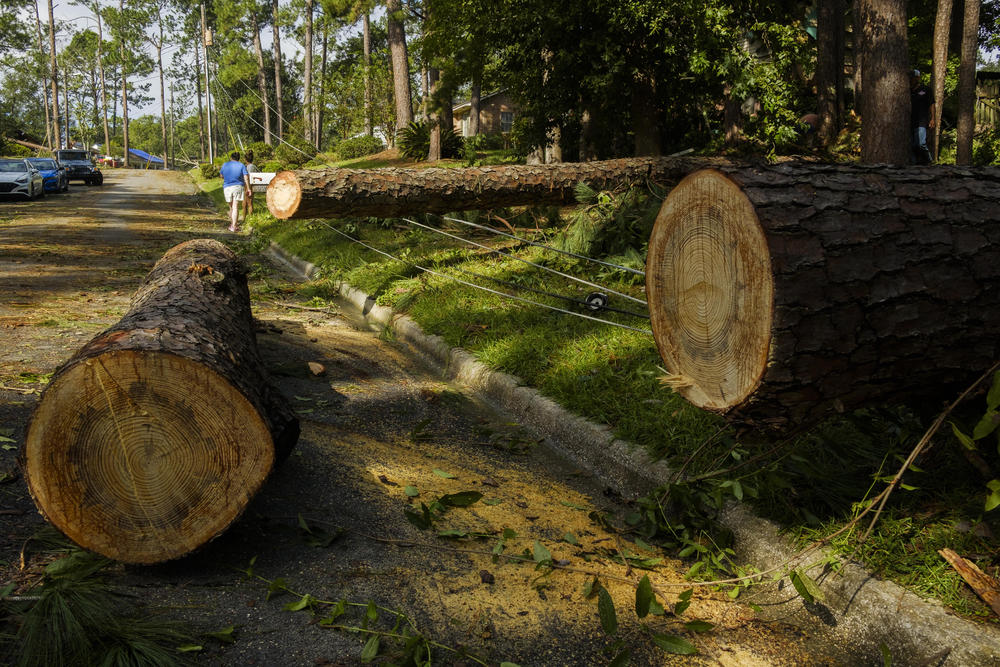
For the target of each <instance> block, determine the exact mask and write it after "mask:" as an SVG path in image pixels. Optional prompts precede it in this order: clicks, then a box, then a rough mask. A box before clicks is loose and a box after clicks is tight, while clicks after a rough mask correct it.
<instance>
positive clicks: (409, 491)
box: [403, 486, 420, 498]
mask: <svg viewBox="0 0 1000 667" xmlns="http://www.w3.org/2000/svg"><path fill="white" fill-rule="evenodd" d="M403 493H405V494H406V495H408V496H409V497H410V498H416V497H417V496H419V495H420V490H419V489H418V488H417V487H415V486H406V487H404V488H403Z"/></svg>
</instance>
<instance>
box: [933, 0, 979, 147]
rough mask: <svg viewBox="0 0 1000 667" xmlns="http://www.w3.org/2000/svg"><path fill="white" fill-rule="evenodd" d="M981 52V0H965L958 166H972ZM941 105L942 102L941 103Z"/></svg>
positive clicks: (959, 79)
mask: <svg viewBox="0 0 1000 667" xmlns="http://www.w3.org/2000/svg"><path fill="white" fill-rule="evenodd" d="M978 53H979V0H965V13H964V18H963V20H962V58H961V60H960V61H959V64H958V123H957V124H956V133H955V164H960V165H969V164H972V140H973V135H974V134H975V132H976V117H975V116H976V57H977V55H978ZM938 104H940V102H938Z"/></svg>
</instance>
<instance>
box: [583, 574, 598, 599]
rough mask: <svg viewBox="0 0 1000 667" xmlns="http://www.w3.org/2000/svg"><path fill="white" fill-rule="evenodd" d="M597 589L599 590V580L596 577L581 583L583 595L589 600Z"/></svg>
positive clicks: (595, 593)
mask: <svg viewBox="0 0 1000 667" xmlns="http://www.w3.org/2000/svg"><path fill="white" fill-rule="evenodd" d="M599 590H601V582H600V581H599V580H598V579H597V577H594V578H593V579H591V580H590V581H588V582H587V583H585V584H584V585H583V597H584V598H586V599H588V600H589V599H591V598H592V597H594V596H595V595H597V592H598V591H599Z"/></svg>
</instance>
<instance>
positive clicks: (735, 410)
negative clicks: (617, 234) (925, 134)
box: [646, 163, 1000, 427]
mask: <svg viewBox="0 0 1000 667" xmlns="http://www.w3.org/2000/svg"><path fill="white" fill-rule="evenodd" d="M646 289H647V297H648V300H649V306H650V312H651V318H652V325H653V332H654V335H655V338H656V342H657V345H658V347H659V350H660V355H661V357H662V358H663V361H664V363H665V364H666V367H667V369H668V371H669V372H670V373H671V375H670V376H668V377H667V378H665V381H666V382H668V383H670V384H672V385H674V386H675V387H676V389H677V390H678V391H679V392H680V393H681V394H682V395H683V396H684V397H685V398H687V399H688V400H689V401H690V402H692V403H694V404H695V405H697V406H699V407H702V408H705V409H708V410H713V411H717V412H720V413H725V414H728V415H729V416H730V417H731V418H733V419H737V420H744V421H747V422H750V423H752V424H771V425H775V426H782V427H791V426H801V425H804V424H807V423H810V422H812V421H813V420H815V419H818V418H820V417H822V416H823V415H824V414H826V413H827V412H828V411H829V410H830V409H831V408H833V409H838V410H841V409H848V408H853V407H857V406H860V405H862V404H865V403H868V402H871V401H894V400H900V399H903V400H909V399H915V398H920V399H921V400H924V399H934V398H941V397H948V396H950V392H952V391H953V390H954V388H955V387H958V386H964V385H966V384H968V383H969V382H971V381H972V380H974V379H975V378H976V377H977V376H978V375H979V374H981V373H982V372H983V371H984V370H985V369H986V368H988V367H989V366H990V365H991V364H992V363H993V362H994V361H995V360H997V359H998V358H1000V356H998V355H1000V337H998V336H997V331H998V330H1000V171H998V170H997V169H976V170H972V169H963V168H948V167H934V168H919V167H915V168H906V169H891V168H886V167H884V166H836V165H816V164H802V163H786V164H782V165H777V166H756V167H743V168H736V167H721V168H718V169H706V170H701V171H697V172H695V173H693V174H691V175H690V176H688V177H687V178H686V179H684V180H683V181H682V182H681V183H680V184H678V186H677V187H676V188H674V190H673V191H672V192H671V193H670V195H669V196H668V197H667V199H666V200H665V201H664V203H663V207H662V209H661V210H660V213H659V216H658V218H657V220H656V223H655V225H654V228H653V232H652V235H651V238H650V244H649V254H648V257H647V262H646Z"/></svg>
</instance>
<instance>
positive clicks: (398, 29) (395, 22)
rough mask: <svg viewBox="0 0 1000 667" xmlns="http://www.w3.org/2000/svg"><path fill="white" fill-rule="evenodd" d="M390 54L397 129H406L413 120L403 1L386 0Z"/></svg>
mask: <svg viewBox="0 0 1000 667" xmlns="http://www.w3.org/2000/svg"><path fill="white" fill-rule="evenodd" d="M385 11H386V20H387V26H386V29H387V31H388V41H389V53H390V55H391V58H392V92H393V99H395V101H396V129H397V130H401V129H404V128H405V127H406V126H407V125H409V124H410V122H411V121H412V120H413V107H412V106H411V105H412V101H411V96H410V95H411V94H410V62H409V59H408V58H407V55H406V30H405V28H404V27H403V20H402V18H401V13H402V11H403V5H402V2H401V0H386V2H385Z"/></svg>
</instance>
